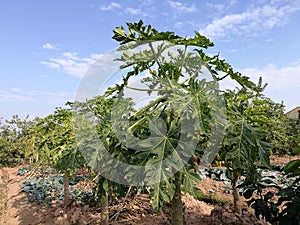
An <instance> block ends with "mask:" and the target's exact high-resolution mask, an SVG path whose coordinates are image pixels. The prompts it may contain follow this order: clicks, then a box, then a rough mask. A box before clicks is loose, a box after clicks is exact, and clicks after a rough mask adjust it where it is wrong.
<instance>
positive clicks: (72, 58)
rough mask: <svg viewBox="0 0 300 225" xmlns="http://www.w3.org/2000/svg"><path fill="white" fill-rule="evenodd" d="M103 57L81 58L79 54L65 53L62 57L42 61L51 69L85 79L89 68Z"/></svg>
mask: <svg viewBox="0 0 300 225" xmlns="http://www.w3.org/2000/svg"><path fill="white" fill-rule="evenodd" d="M101 56H102V55H101V54H91V55H90V56H89V57H86V58H80V57H78V56H77V53H72V52H64V53H62V55H61V57H59V58H50V59H49V60H48V61H42V62H41V64H44V65H46V66H48V67H49V68H51V69H59V70H61V71H63V72H64V73H66V74H69V75H72V76H74V77H83V76H84V75H85V73H86V72H87V70H88V69H89V67H90V66H91V65H93V64H94V63H95V62H96V61H97V59H99V58H100V57H101Z"/></svg>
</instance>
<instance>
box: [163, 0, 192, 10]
mask: <svg viewBox="0 0 300 225" xmlns="http://www.w3.org/2000/svg"><path fill="white" fill-rule="evenodd" d="M168 3H169V5H170V6H171V7H172V8H173V9H174V10H176V11H178V12H181V13H193V12H196V11H197V8H196V6H195V5H194V4H191V5H189V4H186V3H182V2H178V1H171V0H169V1H168Z"/></svg>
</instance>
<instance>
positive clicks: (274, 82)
mask: <svg viewBox="0 0 300 225" xmlns="http://www.w3.org/2000/svg"><path fill="white" fill-rule="evenodd" d="M239 72H241V73H242V74H244V75H246V76H248V77H250V78H251V80H252V81H254V82H255V83H257V81H258V79H259V77H260V76H261V77H262V79H263V83H268V86H267V88H266V90H265V94H266V96H268V97H270V98H271V99H273V100H274V101H276V102H280V101H282V100H283V101H284V103H285V105H286V106H287V107H286V109H290V108H293V107H295V106H297V105H299V104H300V100H299V98H298V96H299V90H300V59H299V60H298V61H296V62H293V63H291V64H289V65H286V66H281V67H280V66H277V65H275V64H268V65H266V66H264V67H262V68H255V67H252V68H245V69H240V70H239ZM220 85H221V89H223V90H224V89H227V88H234V87H235V86H236V83H235V82H232V81H230V80H225V81H222V82H221V83H220Z"/></svg>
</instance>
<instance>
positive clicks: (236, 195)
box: [232, 171, 242, 215]
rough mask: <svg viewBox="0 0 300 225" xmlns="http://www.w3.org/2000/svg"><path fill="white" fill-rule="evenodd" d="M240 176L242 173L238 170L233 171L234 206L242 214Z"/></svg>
mask: <svg viewBox="0 0 300 225" xmlns="http://www.w3.org/2000/svg"><path fill="white" fill-rule="evenodd" d="M239 178H240V173H239V172H237V171H234V172H233V176H232V191H233V193H232V194H233V207H234V211H235V212H236V213H238V214H240V215H241V214H242V203H241V199H240V193H239V188H238V187H237V186H238V180H239Z"/></svg>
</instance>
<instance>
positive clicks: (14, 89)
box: [9, 88, 22, 92]
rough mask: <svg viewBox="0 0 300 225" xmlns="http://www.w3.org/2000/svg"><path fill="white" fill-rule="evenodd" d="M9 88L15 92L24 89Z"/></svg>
mask: <svg viewBox="0 0 300 225" xmlns="http://www.w3.org/2000/svg"><path fill="white" fill-rule="evenodd" d="M9 90H10V91H13V92H21V91H22V90H21V89H20V88H10V89H9Z"/></svg>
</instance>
